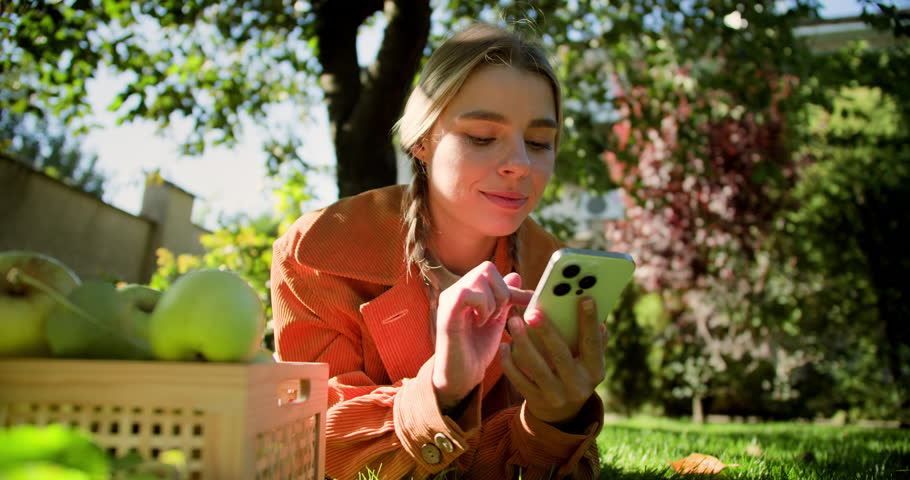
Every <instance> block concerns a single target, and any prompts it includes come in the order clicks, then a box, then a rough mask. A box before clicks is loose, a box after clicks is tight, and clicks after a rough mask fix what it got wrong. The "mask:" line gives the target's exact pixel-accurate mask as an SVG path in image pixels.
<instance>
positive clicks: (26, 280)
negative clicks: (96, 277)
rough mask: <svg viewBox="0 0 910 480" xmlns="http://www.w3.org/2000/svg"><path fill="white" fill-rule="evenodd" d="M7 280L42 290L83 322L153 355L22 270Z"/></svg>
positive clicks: (12, 269)
mask: <svg viewBox="0 0 910 480" xmlns="http://www.w3.org/2000/svg"><path fill="white" fill-rule="evenodd" d="M6 279H7V280H8V281H9V282H10V283H11V284H13V285H23V284H24V285H28V286H31V287H34V288H37V289H38V290H41V291H42V292H44V293H46V294H47V295H49V296H50V297H51V298H53V299H54V301H55V302H57V303H59V304H61V305H63V306H64V307H66V308H68V309H69V310H70V311H72V312H73V313H75V314H76V315H79V316H80V317H82V319H83V320H86V321H88V322H89V323H91V324H92V325H94V326H96V327H99V328H101V329H104V330H109V331H111V332H113V333H114V334H116V335H118V336H120V337H122V338H123V339H124V340H126V341H127V342H129V343H131V344H132V345H133V346H134V347H136V348H138V349H139V350H141V351H143V352H144V353H147V354H149V355H151V350H150V349H149V348H148V347H146V346H145V345H142V344H141V343H139V342H137V341H135V340H134V339H132V338H130V337H129V336H128V335H124V334H123V332H120V331H119V330H117V329H114V328H111V327H110V326H109V325H105V324H104V323H102V322H99V321H98V319H96V318H95V317H93V316H91V315H90V314H89V313H88V312H86V311H85V310H83V309H82V308H80V307H79V305H76V304H75V303H73V302H71V301H70V299H68V298H66V297H65V296H63V295H62V294H61V293H60V292H58V291H56V290H54V289H53V288H51V287H50V286H48V285H47V284H46V283H44V282H42V281H41V280H39V279H37V278H35V277H33V276H31V275H29V274H27V273H25V272H23V271H22V270H20V269H18V268H16V267H13V268H11V269H10V270H9V272H7V274H6Z"/></svg>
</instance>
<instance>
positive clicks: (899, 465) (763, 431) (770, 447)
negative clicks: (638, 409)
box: [598, 417, 910, 480]
mask: <svg viewBox="0 0 910 480" xmlns="http://www.w3.org/2000/svg"><path fill="white" fill-rule="evenodd" d="M598 445H599V447H600V451H601V454H602V455H601V456H602V458H603V474H602V475H601V478H602V479H604V480H606V479H610V480H653V479H682V478H719V479H724V478H727V479H732V478H740V479H747V480H765V479H767V480H784V479H788V480H840V479H844V480H846V479H895V480H898V479H910V431H907V430H898V429H892V428H869V427H857V426H843V427H838V426H828V425H811V424H798V423H784V422H780V423H761V424H734V423H731V424H706V425H697V424H693V423H691V422H686V421H680V420H670V419H663V418H653V417H641V418H631V419H628V420H621V421H617V422H611V423H608V424H606V425H605V426H604V429H603V432H602V433H601V435H600V437H598ZM693 452H697V453H702V454H705V455H713V456H715V457H717V458H718V459H720V461H721V462H723V463H725V464H739V466H738V467H732V468H727V469H725V470H724V471H723V472H722V473H721V474H720V475H717V476H710V475H679V474H677V473H675V472H674V471H673V470H672V469H671V468H670V466H669V462H670V461H674V460H677V459H680V458H682V457H685V456H687V455H689V454H690V453H693Z"/></svg>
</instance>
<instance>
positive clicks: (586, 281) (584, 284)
mask: <svg viewBox="0 0 910 480" xmlns="http://www.w3.org/2000/svg"><path fill="white" fill-rule="evenodd" d="M595 283H597V278H595V277H592V276H591V275H588V276H587V277H584V278H582V279H581V280H579V281H578V286H579V287H581V288H591V287H593V286H594V284H595Z"/></svg>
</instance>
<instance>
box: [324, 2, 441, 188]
mask: <svg viewBox="0 0 910 480" xmlns="http://www.w3.org/2000/svg"><path fill="white" fill-rule="evenodd" d="M380 9H383V10H384V14H385V18H386V21H387V26H386V29H385V34H384V36H383V40H382V44H381V46H380V48H379V53H378V54H377V56H376V61H375V62H373V64H372V65H370V66H369V68H367V69H366V70H365V71H361V68H360V66H359V64H358V61H357V29H358V28H359V27H360V25H361V24H362V23H363V22H364V21H365V20H366V19H367V18H368V17H369V16H370V15H372V14H374V13H375V12H377V11H379V10H380ZM315 12H316V16H317V19H318V20H317V27H316V34H317V37H318V39H319V54H318V59H319V62H320V64H321V65H322V69H323V73H322V75H320V78H319V81H320V84H321V86H322V88H323V91H324V92H325V99H326V105H327V108H328V113H329V126H330V130H331V134H332V142H333V143H334V145H335V154H336V156H337V160H338V164H337V166H338V167H337V172H336V173H337V178H338V195H339V197H346V196H350V195H355V194H357V193H360V192H363V191H365V190H369V189H372V188H376V187H382V186H386V185H392V184H394V183H395V182H396V179H397V164H396V161H395V149H394V148H393V146H392V142H391V136H390V133H391V130H392V127H393V126H394V125H395V122H396V121H397V120H398V117H399V116H400V115H401V110H402V108H403V106H404V102H405V99H406V98H407V95H408V93H409V92H410V88H411V84H412V82H413V80H414V75H415V74H416V73H417V68H418V66H419V65H420V60H421V58H422V57H423V49H424V47H425V46H426V42H427V37H428V36H429V33H430V13H431V10H430V5H429V1H428V0H424V1H415V0H386V1H385V2H384V4H383V2H382V1H381V0H358V1H356V2H342V1H332V0H328V1H325V2H321V3H319V4H318V5H317V6H316V7H315Z"/></svg>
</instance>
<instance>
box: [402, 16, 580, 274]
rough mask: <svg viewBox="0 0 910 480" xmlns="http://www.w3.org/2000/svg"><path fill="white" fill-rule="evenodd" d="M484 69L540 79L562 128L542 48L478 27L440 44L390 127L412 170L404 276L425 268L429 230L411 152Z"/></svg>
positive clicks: (422, 185) (419, 165)
mask: <svg viewBox="0 0 910 480" xmlns="http://www.w3.org/2000/svg"><path fill="white" fill-rule="evenodd" d="M485 65H505V66H509V67H512V68H515V69H518V70H522V71H527V72H530V73H535V74H538V75H541V76H543V77H544V78H545V79H546V80H547V81H548V82H549V83H550V86H551V87H552V89H553V99H554V103H555V105H554V107H555V110H556V116H557V122H558V124H559V125H560V127H561V126H562V96H561V90H560V83H559V79H558V78H557V77H556V72H554V71H553V68H552V67H551V66H550V62H549V61H548V60H547V57H546V54H545V53H544V51H543V49H542V48H541V47H540V46H539V45H538V44H537V43H536V42H534V41H532V40H530V39H528V38H526V37H525V36H523V35H521V34H519V33H513V32H510V31H508V30H505V29H503V28H500V27H496V26H493V25H488V24H483V23H478V24H475V25H473V26H471V27H469V28H467V29H465V30H463V31H461V32H459V33H457V34H456V35H454V36H452V37H451V38H450V39H449V40H447V41H446V42H445V43H443V44H442V45H441V46H440V47H439V48H438V49H437V50H436V51H435V52H434V53H433V54H432V55H431V56H430V58H429V59H427V62H426V65H424V67H423V71H422V72H421V75H420V80H419V81H418V83H417V86H416V87H415V88H414V90H413V91H412V92H411V96H410V97H409V98H408V102H407V104H406V105H405V107H404V113H403V114H402V116H401V119H399V120H398V123H397V124H396V125H395V129H396V130H397V131H398V134H399V144H400V145H401V148H402V150H404V152H405V154H407V155H408V157H409V159H410V162H411V169H412V171H413V176H412V177H411V183H410V185H409V186H408V189H407V191H406V193H405V196H404V199H403V205H402V208H403V210H404V224H405V228H406V229H407V235H406V239H405V261H406V262H407V272H408V273H410V271H411V268H412V266H417V268H418V269H419V270H420V272H421V273H422V274H423V275H426V274H427V272H428V270H429V268H430V266H429V265H428V264H427V260H426V241H427V239H428V238H429V234H430V228H431V226H432V219H431V218H430V209H429V205H428V201H427V199H428V194H429V180H428V177H427V170H426V166H425V165H424V164H423V162H421V161H420V160H419V159H418V158H417V157H416V156H415V155H414V151H415V149H416V148H417V147H418V146H419V145H420V144H421V142H423V141H424V140H425V138H426V136H427V134H428V133H429V132H430V130H431V129H432V128H433V125H434V124H435V123H436V120H437V119H438V118H439V115H440V114H441V113H442V111H443V110H445V108H446V106H447V105H448V104H449V102H450V101H451V100H452V98H453V97H455V95H456V94H457V93H458V91H459V90H460V89H461V86H462V85H463V84H464V82H465V80H467V78H468V77H469V76H470V75H471V73H473V72H474V71H475V70H477V69H478V68H480V67H481V66H485ZM559 130H560V129H557V132H556V138H555V140H554V144H553V147H554V149H556V148H558V146H559V139H560V131H559ZM517 237H518V236H517V232H515V233H513V234H512V235H510V236H509V242H510V243H509V253H510V255H511V256H512V264H513V267H514V268H515V269H517V268H518V242H517Z"/></svg>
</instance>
